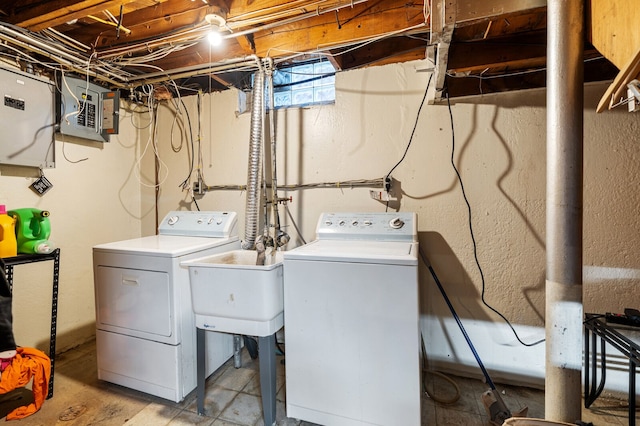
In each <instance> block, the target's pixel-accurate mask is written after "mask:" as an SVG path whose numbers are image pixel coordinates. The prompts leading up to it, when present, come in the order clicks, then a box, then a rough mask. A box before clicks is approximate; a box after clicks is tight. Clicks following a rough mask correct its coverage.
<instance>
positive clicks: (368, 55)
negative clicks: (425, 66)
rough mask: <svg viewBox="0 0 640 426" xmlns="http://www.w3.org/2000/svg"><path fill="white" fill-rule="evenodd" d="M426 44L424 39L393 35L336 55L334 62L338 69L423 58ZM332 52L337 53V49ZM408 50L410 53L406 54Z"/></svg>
mask: <svg viewBox="0 0 640 426" xmlns="http://www.w3.org/2000/svg"><path fill="white" fill-rule="evenodd" d="M425 37H426V35H425ZM426 46H427V41H425V40H420V39H415V38H406V37H393V38H389V39H385V40H381V41H379V42H377V43H372V44H368V45H365V46H363V47H360V48H358V49H355V50H350V51H349V52H348V53H346V54H344V55H340V56H336V59H335V62H336V63H338V64H339V69H354V68H361V67H364V66H367V65H372V64H376V65H382V64H383V63H393V62H404V61H407V60H413V59H424V56H425V51H426ZM334 52H336V53H337V51H334ZM409 52H410V54H408V53H409ZM407 58H410V59H407Z"/></svg>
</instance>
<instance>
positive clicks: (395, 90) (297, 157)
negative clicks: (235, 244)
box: [158, 62, 640, 391]
mask: <svg viewBox="0 0 640 426" xmlns="http://www.w3.org/2000/svg"><path fill="white" fill-rule="evenodd" d="M421 67H422V64H421V63H419V62H414V63H408V64H402V65H389V66H384V67H374V68H368V69H364V70H359V71H351V72H344V73H340V74H338V75H337V77H336V103H335V105H331V106H322V107H316V108H309V109H289V110H282V111H278V113H277V115H276V120H277V125H276V128H277V136H276V139H277V144H278V159H277V160H278V172H279V176H278V180H279V184H280V185H283V184H296V183H317V182H335V181H346V180H350V179H371V178H380V177H383V176H385V175H386V173H387V172H388V171H389V170H390V169H391V168H392V167H393V166H394V165H395V163H396V162H397V161H398V160H399V159H400V158H401V157H402V155H403V153H404V150H405V148H406V146H407V143H408V141H409V138H410V135H411V131H412V129H413V126H414V122H415V119H416V114H417V111H418V108H419V106H420V101H421V99H422V96H423V93H424V90H425V88H426V85H427V80H428V78H429V74H427V73H423V72H416V69H419V68H421ZM605 89H606V84H596V85H588V86H587V87H585V105H586V106H585V132H584V133H585V192H584V216H585V219H584V241H585V247H584V263H585V264H584V267H585V282H584V305H585V312H597V313H604V312H608V311H614V312H621V311H622V310H623V309H624V308H625V307H634V306H635V307H638V306H640V292H639V291H637V290H636V286H637V285H639V284H640V282H639V281H638V278H639V277H640V274H639V270H640V268H639V265H640V256H638V255H637V254H636V253H637V250H636V247H638V243H639V242H640V233H639V232H638V228H639V226H640V222H639V221H638V214H637V211H638V207H637V206H638V198H639V195H638V192H637V191H636V187H637V185H638V180H639V177H638V176H639V175H638V173H637V171H636V169H637V168H638V166H639V164H638V161H637V159H638V157H639V155H640V146H639V144H638V138H637V136H636V135H637V129H638V116H637V115H634V114H629V113H627V112H626V111H624V110H617V111H612V112H607V113H604V114H598V115H596V114H595V112H594V110H595V105H596V104H597V101H598V100H599V97H600V96H601V95H602V93H604V90H605ZM545 96H546V94H545V91H544V90H534V91H525V92H515V93H508V94H496V95H488V96H482V97H474V98H470V99H463V100H455V102H454V103H453V105H452V113H453V120H454V128H455V155H454V158H455V162H456V165H457V167H458V169H459V171H460V173H461V176H462V179H463V182H464V185H465V190H466V193H467V196H468V199H469V202H470V205H471V212H472V224H473V230H474V233H475V239H476V242H477V254H478V260H479V262H480V264H481V266H482V271H483V274H484V278H485V288H484V299H485V300H486V302H487V303H489V304H490V305H491V306H492V307H493V308H495V309H496V310H498V311H500V312H501V313H502V314H504V315H505V316H506V318H508V319H509V320H510V321H511V322H512V324H513V326H514V328H515V329H516V330H517V332H518V334H519V337H520V339H521V340H523V341H524V342H525V343H532V342H536V341H538V340H540V339H543V338H544V322H543V321H544V318H543V315H544V283H545V179H546V174H545V173H546V168H545V162H546V158H545V144H546V142H545V141H546V116H545ZM185 103H186V104H187V105H188V107H189V111H190V114H191V121H192V126H193V128H194V132H195V129H197V115H198V114H197V111H196V108H195V103H196V102H195V97H190V98H187V99H185ZM236 106H237V96H236V93H235V92H234V91H232V90H231V91H226V92H223V93H217V94H214V95H212V96H208V95H205V96H204V98H203V100H202V103H201V113H200V116H201V121H200V126H201V140H202V152H203V162H202V172H203V175H204V178H205V182H206V184H208V185H225V184H237V185H241V184H245V183H246V173H247V152H248V142H249V121H250V117H249V114H244V115H241V116H236V114H235V110H236ZM160 117H161V119H160V122H161V123H162V125H163V126H164V129H165V130H161V131H160V132H159V134H160V135H161V137H160V143H159V147H160V155H161V157H162V159H163V161H164V162H165V163H166V164H167V165H168V169H169V176H168V178H167V181H166V183H165V184H164V185H163V187H162V191H161V197H160V202H159V209H158V210H159V212H160V214H161V216H162V215H163V214H164V213H166V212H167V211H169V210H171V209H175V208H178V207H179V206H181V207H184V208H192V209H195V206H194V205H191V206H188V203H189V200H190V195H189V194H188V193H186V192H182V191H180V189H179V188H178V187H177V185H178V183H179V182H180V181H181V180H182V179H183V178H184V177H185V175H186V172H187V171H186V164H187V151H185V150H184V148H183V151H182V152H180V153H178V154H176V153H173V152H172V151H171V149H170V147H169V138H168V134H169V133H170V132H169V131H168V130H167V129H168V128H169V126H170V124H171V119H172V118H171V117H172V114H171V113H170V109H169V108H163V109H162V110H161V112H160ZM449 120H450V119H449V111H448V109H447V106H446V105H425V106H424V107H423V109H422V113H421V116H420V120H419V123H418V126H417V129H416V132H415V135H414V138H413V142H412V145H411V147H410V149H409V152H408V155H407V157H406V159H405V160H404V162H403V163H402V164H401V165H400V166H399V167H398V168H397V169H396V170H395V171H394V173H393V176H394V178H396V179H397V180H398V181H400V185H401V197H400V209H401V210H403V211H416V212H417V213H418V214H419V220H418V228H419V232H420V236H419V238H420V243H421V246H422V248H423V249H424V250H425V252H426V254H427V256H428V257H429V258H430V260H431V262H432V264H433V266H434V268H435V270H436V273H437V274H438V276H439V278H440V281H441V282H442V283H443V285H444V287H445V289H446V291H447V293H448V295H449V297H450V299H451V300H452V302H453V305H454V306H455V309H456V310H457V312H458V314H459V315H460V317H461V319H462V321H463V323H464V324H465V327H466V328H467V331H468V333H469V335H470V337H471V339H472V341H473V343H474V345H475V346H476V349H477V350H478V353H479V355H480V357H481V358H482V360H483V362H484V364H485V365H486V366H487V368H488V369H489V371H490V372H491V374H492V378H493V379H494V380H507V381H514V380H516V381H518V382H520V383H528V384H531V385H535V386H541V385H542V384H543V377H544V344H539V345H535V346H533V347H525V346H523V345H521V344H519V343H518V342H517V340H516V338H515V337H514V334H513V333H512V332H511V330H510V329H509V328H508V326H507V325H506V323H505V322H504V321H503V320H502V319H501V318H500V317H499V316H498V315H496V314H495V313H494V312H492V311H491V310H490V309H489V308H487V307H485V306H484V305H483V303H482V301H481V296H482V293H483V288H482V280H481V276H480V273H479V270H478V268H477V266H476V263H475V260H474V253H473V246H472V240H471V236H470V232H469V225H468V221H469V218H468V213H467V207H466V205H465V202H464V199H463V197H462V193H461V188H460V185H459V184H458V180H457V177H456V174H455V172H454V170H453V168H452V166H451V163H450V157H451V149H452V134H451V124H450V121H449ZM161 129H162V127H161ZM177 136H178V134H177V133H174V145H175V143H176V142H175V140H176V138H177ZM285 194H286V195H287V196H288V195H291V196H293V202H292V203H291V204H290V205H289V208H290V209H291V213H292V215H293V217H294V218H295V220H296V223H297V225H298V227H299V228H300V229H301V231H302V234H303V236H304V238H305V239H306V240H307V241H310V240H312V239H313V238H314V228H315V225H316V221H317V218H318V216H319V214H320V213H321V212H322V211H331V210H334V211H384V210H385V205H384V204H382V203H380V202H378V201H374V200H372V199H371V198H370V197H369V195H368V190H366V189H349V188H340V189H307V190H304V191H291V192H288V193H285V192H282V195H285ZM244 195H245V194H244V193H242V192H240V191H213V192H209V193H207V194H205V195H204V197H201V198H200V197H198V205H199V207H200V209H202V210H221V209H227V210H235V211H238V212H239V214H240V218H241V225H240V232H241V236H242V235H243V229H244V223H243V220H244V219H243V217H244V202H245V197H244ZM184 203H187V204H184ZM281 217H282V218H284V221H285V224H286V226H287V228H286V230H287V232H289V233H290V234H291V236H292V242H291V243H290V244H289V246H288V248H292V247H294V246H295V245H297V244H299V243H300V239H299V238H298V236H297V233H296V231H295V230H294V229H293V227H292V226H290V225H291V221H290V220H289V218H288V217H287V215H286V213H285V211H284V210H283V209H282V210H281ZM420 289H421V293H422V296H421V299H422V321H421V323H422V328H423V334H424V336H425V345H426V348H427V352H428V359H429V362H430V364H431V366H433V367H438V368H441V369H444V370H451V371H458V372H466V373H467V374H471V375H476V376H479V375H480V370H479V369H478V366H477V363H476V361H475V359H474V358H473V356H472V353H471V351H470V350H469V348H468V346H467V344H466V342H465V341H464V339H463V337H462V334H461V333H460V331H459V329H458V327H457V325H456V323H455V321H454V320H453V318H452V316H451V314H450V313H449V311H448V309H447V307H446V305H445V304H444V302H443V299H442V296H441V295H440V293H439V292H438V290H437V288H436V286H435V283H434V281H433V279H432V278H431V276H430V274H429V273H428V271H427V270H426V268H424V267H421V270H420ZM578 350H580V348H578ZM613 358H615V356H614V357H613ZM610 374H612V375H611V376H610V377H609V386H610V387H612V388H619V389H621V390H622V391H624V390H626V376H625V375H624V374H622V373H620V374H619V375H618V376H619V377H616V373H615V372H613V373H610Z"/></svg>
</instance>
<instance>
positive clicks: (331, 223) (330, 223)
mask: <svg viewBox="0 0 640 426" xmlns="http://www.w3.org/2000/svg"><path fill="white" fill-rule="evenodd" d="M324 224H325V225H327V226H331V225H333V222H331V221H330V220H325V221H324Z"/></svg>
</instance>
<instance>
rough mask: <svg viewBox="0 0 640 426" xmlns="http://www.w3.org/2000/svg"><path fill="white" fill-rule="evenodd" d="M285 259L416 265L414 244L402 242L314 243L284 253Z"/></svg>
mask: <svg viewBox="0 0 640 426" xmlns="http://www.w3.org/2000/svg"><path fill="white" fill-rule="evenodd" d="M287 260H314V261H328V262H354V263H374V264H384V265H417V264H418V243H417V242H402V241H352V240H315V241H312V242H310V243H309V244H306V245H303V246H300V247H298V248H295V249H293V250H290V251H285V252H284V263H285V265H286V263H287Z"/></svg>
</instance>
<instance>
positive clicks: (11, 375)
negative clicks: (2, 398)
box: [0, 347, 51, 420]
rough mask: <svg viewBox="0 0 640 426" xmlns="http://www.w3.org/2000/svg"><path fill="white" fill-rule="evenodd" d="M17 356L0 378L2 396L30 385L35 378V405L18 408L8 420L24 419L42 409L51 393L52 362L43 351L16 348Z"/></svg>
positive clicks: (33, 389) (33, 386) (33, 390)
mask: <svg viewBox="0 0 640 426" xmlns="http://www.w3.org/2000/svg"><path fill="white" fill-rule="evenodd" d="M16 352H17V354H16V356H15V358H13V361H12V362H11V365H9V366H8V367H7V368H6V369H5V370H4V371H3V372H2V376H1V377H0V394H4V393H7V392H9V391H11V390H14V389H16V388H19V387H22V386H24V385H26V384H27V383H29V380H31V377H33V384H32V387H31V391H32V392H33V403H31V404H29V405H27V406H24V407H18V408H16V409H15V410H13V411H12V412H10V413H9V414H7V420H15V419H22V418H24V417H27V416H29V415H31V414H33V413H35V412H36V411H38V410H39V409H40V407H41V406H42V404H43V403H44V400H45V399H47V394H48V393H49V377H50V376H51V360H50V359H49V357H48V356H47V355H46V354H45V353H44V352H42V351H39V350H38V349H34V348H21V347H18V348H16Z"/></svg>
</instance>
